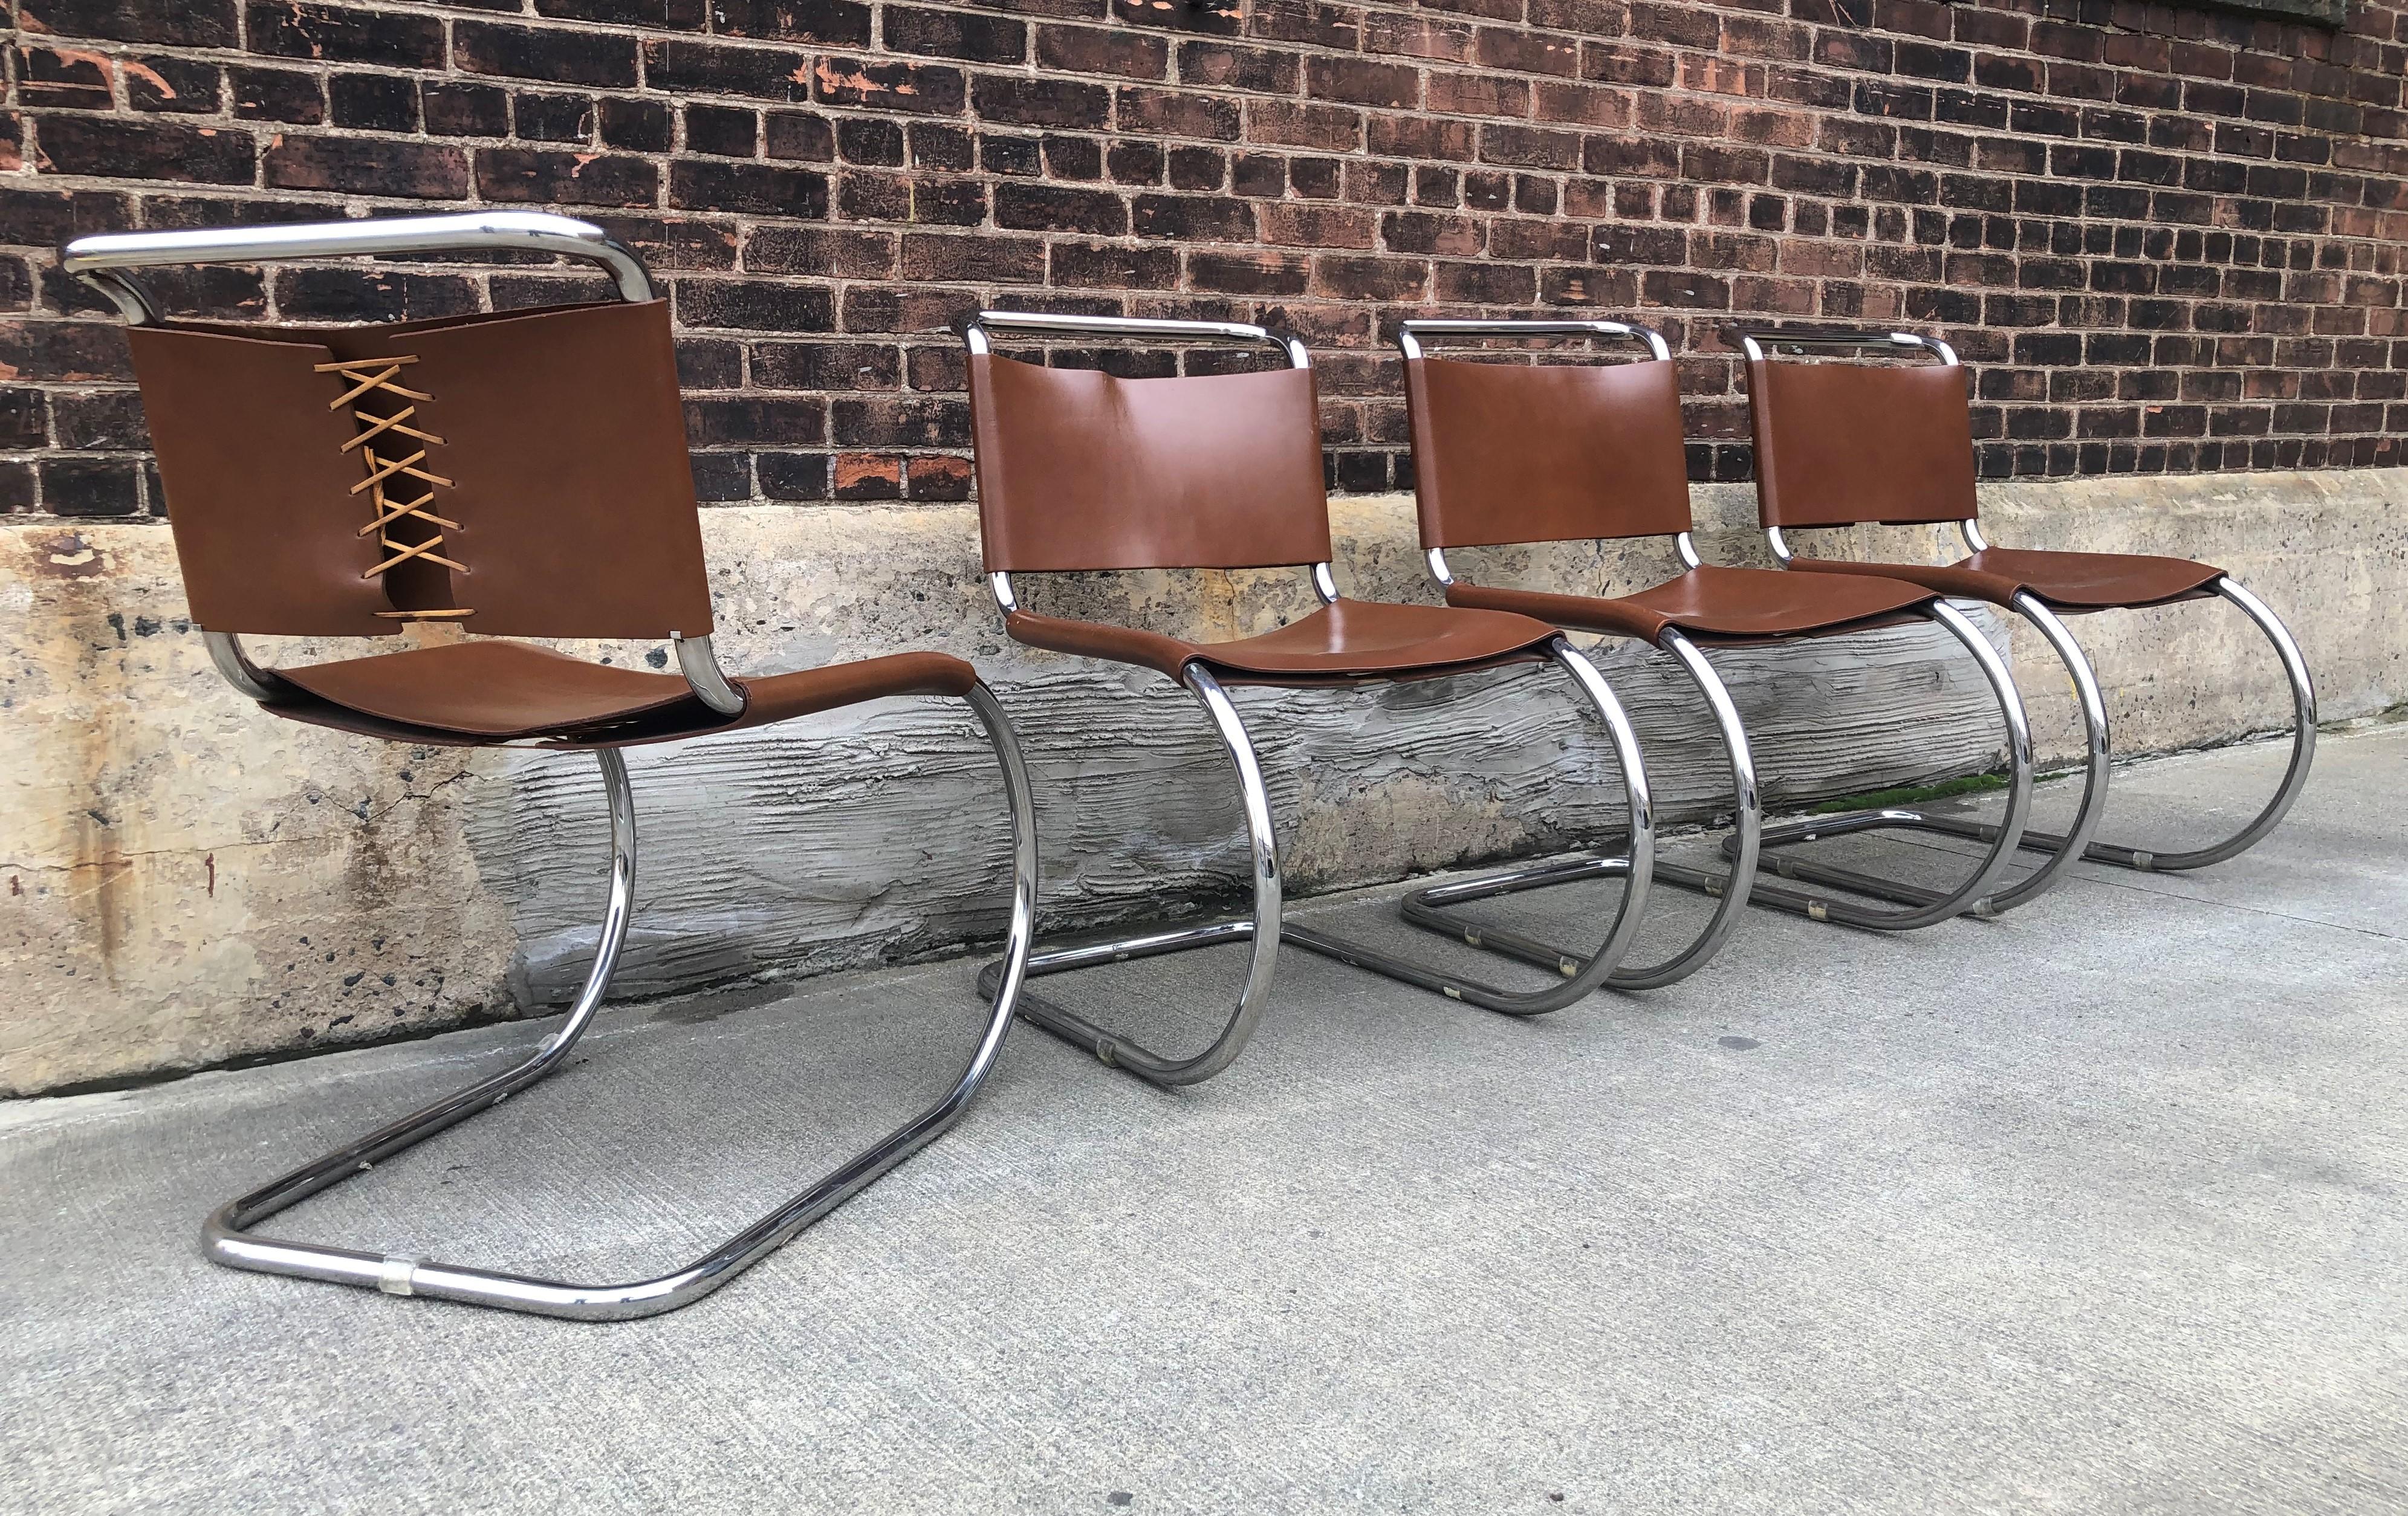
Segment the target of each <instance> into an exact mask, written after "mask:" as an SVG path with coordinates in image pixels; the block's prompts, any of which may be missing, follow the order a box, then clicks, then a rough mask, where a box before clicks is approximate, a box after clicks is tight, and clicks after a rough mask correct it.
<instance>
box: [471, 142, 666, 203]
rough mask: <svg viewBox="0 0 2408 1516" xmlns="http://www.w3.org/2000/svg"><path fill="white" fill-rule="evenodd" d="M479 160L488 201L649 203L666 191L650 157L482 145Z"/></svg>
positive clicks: (479, 175)
mask: <svg viewBox="0 0 2408 1516" xmlns="http://www.w3.org/2000/svg"><path fill="white" fill-rule="evenodd" d="M476 160H477V161H476V172H477V193H479V194H480V195H483V196H484V197H485V198H486V199H488V200H516V201H535V202H538V203H540V202H544V201H559V202H561V203H563V204H567V205H579V206H649V205H652V204H654V203H656V201H657V200H658V198H659V195H660V171H659V170H658V169H657V168H655V167H654V166H653V164H652V161H651V160H650V159H645V158H629V157H617V156H612V155H609V154H600V155H596V154H592V153H577V152H542V151H538V150H534V149H530V148H480V149H479V150H477V155H476Z"/></svg>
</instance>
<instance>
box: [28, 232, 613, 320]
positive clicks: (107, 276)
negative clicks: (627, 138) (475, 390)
mask: <svg viewBox="0 0 2408 1516" xmlns="http://www.w3.org/2000/svg"><path fill="white" fill-rule="evenodd" d="M430 252H543V253H553V254H556V255H558V256H561V257H565V258H580V259H583V260H585V261H586V262H588V263H595V264H600V265H602V266H603V267H605V268H607V269H608V270H609V272H610V277H611V278H612V279H614V280H616V281H617V283H618V286H619V297H620V298H621V299H623V300H631V301H644V300H650V299H652V279H650V278H649V277H648V276H647V275H646V274H645V272H644V265H643V264H642V262H641V261H639V260H638V258H637V257H636V255H635V254H634V253H632V252H630V251H628V250H626V249H625V248H624V247H622V246H621V245H620V244H618V243H617V242H615V241H612V240H611V238H610V236H609V234H608V233H606V232H604V231H603V230H602V228H600V227H598V226H596V225H595V224H594V223H593V222H581V221H578V220H575V219H574V218H572V217H568V216H555V215H552V214H551V213H550V212H548V211H539V210H478V211H470V212H467V213H466V214H464V215H455V216H394V217H388V218H383V219H379V220H370V221H351V222H307V223H303V224H299V225H294V226H236V227H225V228H221V229H216V230H204V231H193V232H117V233H110V234H108V235H107V236H79V237H77V238H76V239H75V240H74V241H72V242H70V243H68V244H67V245H66V247H65V249H64V250H61V252H60V254H59V266H60V267H61V268H62V269H64V270H65V271H66V272H67V273H69V274H71V275H73V276H75V278H77V279H80V280H82V281H83V282H84V283H85V284H87V285H89V286H90V287H91V288H93V289H94V290H96V291H98V292H99V293H102V294H104V295H107V296H108V299H109V301H110V303H112V304H113V305H115V306H116V307H117V308H118V309H119V310H120V311H121V312H122V313H123V315H124V317H125V320H126V321H127V322H128V323H130V324H132V325H135V326H156V325H158V324H159V322H160V319H161V318H160V315H159V307H156V306H154V305H152V304H151V303H150V295H149V294H148V293H145V292H144V290H143V288H142V286H141V285H140V284H139V283H137V282H136V281H135V279H134V278H133V276H132V274H131V273H130V272H129V270H132V269H136V268H158V267H163V266H167V265H184V264H273V263H283V262H286V261H288V260H291V259H294V258H371V257H389V256H394V255H402V254H409V253H430Z"/></svg>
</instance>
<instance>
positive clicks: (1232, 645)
mask: <svg viewBox="0 0 2408 1516" xmlns="http://www.w3.org/2000/svg"><path fill="white" fill-rule="evenodd" d="M970 409H971V413H972V415H973V417H974V419H975V423H976V430H977V436H978V481H979V529H980V532H981V535H982V537H983V539H984V541H985V545H986V565H987V567H988V569H989V570H991V571H994V570H1003V571H1011V570H1019V569H1027V570H1048V569H1097V568H1256V567H1275V566H1283V565H1301V564H1316V563H1324V562H1326V561H1327V560H1328V558H1329V555H1330V546H1329V502H1328V498H1327V496H1326V494H1325V493H1323V489H1322V474H1321V419H1320V415H1319V411H1318V408H1317V404H1316V401H1315V399H1314V393H1313V387H1312V373H1311V371H1310V370H1307V369H1300V368H1287V369H1281V370H1277V371H1275V372H1263V373H1251V374H1219V375H1197V376H1191V377H1187V378H1182V379H1115V378H1113V377H1112V376H1111V375H1110V374H1104V373H1098V372H1097V371H1095V370H1093V369H1076V368H1045V367H1040V366H1039V365H1035V364H1025V363H1020V362H1018V361H1016V360H1014V359H1011V358H1003V357H997V356H996V355H993V354H989V353H979V354H974V355H973V356H972V357H971V359H970ZM1004 628H1005V630H1007V631H1009V632H1010V633H1011V636H1012V637H1013V638H1014V640H1016V641H1020V642H1025V643H1026V644H1028V645H1029V646H1031V647H1036V648H1044V649H1047V650H1049V651H1054V652H1068V653H1077V654H1079V655H1081V656H1083V657H1088V658H1101V659H1106V660H1108V661H1110V662H1112V663H1121V664H1132V665H1136V666H1138V667H1140V668H1151V669H1154V670H1155V671H1157V672H1159V673H1162V674H1165V675H1167V676H1168V677H1169V678H1171V679H1178V678H1179V677H1180V675H1181V672H1182V671H1183V670H1184V669H1185V668H1186V667H1187V665H1190V664H1201V665H1204V666H1205V667H1207V668H1209V669H1211V671H1212V672H1213V674H1214V676H1215V677H1216V678H1219V679H1223V680H1224V681H1225V682H1228V683H1233V684H1270V685H1280V686H1283V687H1293V686H1300V685H1317V684H1353V683H1360V682H1363V681H1366V680H1371V679H1418V678H1432V677H1437V676H1440V675H1444V674H1456V673H1464V672H1468V671H1469V670H1472V669H1478V668H1487V667H1493V666H1496V665H1500V664H1507V663H1517V662H1524V661H1527V660H1530V659H1533V658H1539V657H1542V656H1544V654H1543V652H1542V651H1541V650H1542V649H1543V648H1544V647H1545V646H1546V644H1547V643H1548V642H1549V641H1551V640H1553V639H1554V638H1555V636H1556V633H1555V628H1554V627H1552V626H1548V625H1546V624H1544V623H1543V622H1534V621H1529V620H1527V619H1525V618H1523V617H1520V616H1507V615H1498V614H1495V613H1492V612H1484V611H1471V610H1455V609H1449V608H1441V607H1438V606H1405V605H1389V604H1384V603H1382V602H1379V601H1371V600H1340V601H1339V602H1338V603H1337V604H1336V605H1333V606H1326V607H1324V608H1321V609H1319V610H1316V611H1314V612H1313V613H1312V614H1311V615H1309V616H1306V617H1303V618H1301V619H1299V620H1297V621H1296V622H1291V623H1290V624H1288V625H1286V626H1283V627H1280V628H1279V629H1278V630H1276V631H1272V632H1266V633H1264V634H1263V635H1262V636H1251V637H1243V638H1240V639H1239V640H1237V641H1234V642H1189V641H1186V640H1184V639H1183V638H1180V637H1175V636H1167V635H1165V634H1163V633H1160V632H1148V631H1141V630H1140V629H1138V628H1136V627H1131V626H1113V625H1111V624H1108V623H1105V622H1085V621H1071V620H1066V619H1064V618H1062V617H1058V616H1040V615H1037V614H1034V613H1032V612H1029V611H1025V610H1014V611H1011V612H1008V613H1007V614H1006V615H1005V617H1004Z"/></svg>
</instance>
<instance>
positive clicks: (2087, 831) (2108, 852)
mask: <svg viewBox="0 0 2408 1516" xmlns="http://www.w3.org/2000/svg"><path fill="white" fill-rule="evenodd" d="M2214 588H2215V593H2216V594H2219V595H2221V596H2222V597H2223V598H2225V599H2226V600H2228V601H2230V602H2231V603H2232V604H2233V605H2234V606H2237V607H2239V608H2240V609H2241V613H2242V614H2243V615H2244V616H2246V617H2248V618H2249V620H2250V621H2251V622H2253V623H2255V624H2256V626H2257V629H2258V630H2259V631H2260V632H2263V633H2264V634H2265V635H2266V640H2267V641H2269V642H2271V643H2272V644H2273V645H2274V653H2275V656H2276V657H2278V658H2279V659H2281V660H2282V664H2283V677H2284V679H2285V680H2286V682H2288V684H2289V685H2290V689H2291V722H2292V726H2291V762H2290V765H2289V766H2288V767H2287V768H2286V769H2285V770H2284V772H2283V782H2282V784H2281V785H2280V786H2279V787H2277V788H2276V790H2275V791H2274V795H2273V798H2272V799H2271V800H2269V801H2267V802H2266V807H2265V808H2264V809H2263V810H2260V811H2259V812H2258V813H2257V816H2256V817H2255V818H2254V819H2252V820H2251V821H2250V822H2249V824H2248V825H2246V826H2244V827H2243V828H2242V829H2241V830H2240V831H2238V832H2235V833H2234V834H2233V835H2232V836H2230V837H2227V838H2225V839H2224V840H2223V841H2221V842H2217V843H2214V844H2211V845H2210V846H2208V847H2204V848H2196V849H2193V850H2191V851H2187V852H2153V851H2149V850H2148V849H2145V848H2132V847H2126V846H2123V845H2121V844H2119V843H2114V842H2094V841H2092V840H2091V837H2092V834H2093V833H2094V832H2096V831H2097V829H2098V825H2099V813H2100V811H2101V810H2103V809H2104V808H2105V800H2106V794H2107V778H2106V768H2107V762H2108V753H2107V730H2106V725H2107V717H2106V711H2105V708H2104V707H2103V705H2102V706H2101V708H2100V713H2099V716H2098V720H2097V724H2096V725H2095V726H2094V727H2093V728H2092V729H2091V734H2090V736H2091V753H2090V775H2091V777H2090V779H2089V780H2088V788H2087V790H2086V791H2085V794H2084V795H2083V803H2082V808H2081V809H2079V810H2077V811H2076V812H2075V814H2074V823H2073V827H2072V830H2071V831H2070V832H2067V833H2064V834H2062V835H2060V834H2058V833H2054V832H2027V833H2025V834H2024V839H2023V846H2024V847H2025V848H2027V849H2028V850H2030V851H2034V852H2046V853H2051V854H2054V855H2055V856H2053V857H2052V858H2051V859H2050V860H2049V862H2048V863H2047V865H2044V866H2043V867H2042V869H2041V870H2040V871H2039V872H2038V873H2036V874H2034V875H2033V876H2032V877H2031V878H2030V879H2028V880H2024V881H2023V882H2022V883H2021V884H2019V885H2017V886H2015V888H2014V889H2012V890H2008V891H2004V892H2001V893H2000V895H1999V897H1998V900H1999V904H2000V905H2001V906H2007V905H2014V904H2017V903H2020V901H2021V900H2023V899H2028V898H2029V896H2030V895H2031V894H2038V893H2039V891H2040V889H2041V888H2044V887H2045V886H2044V885H2042V883H2040V881H2042V880H2044V879H2050V878H2054V876H2055V874H2056V873H2057V872H2061V871H2063V870H2064V869H2065V868H2066V867H2067V866H2068V865H2070V864H2071V860H2073V859H2075V858H2077V857H2078V858H2082V859H2084V860H2085V861H2087V862H2090V863H2094V864H2113V865H2116V866H2118V867H2121V868H2135V869H2143V870H2150V871H2155V872H2171V871H2173V870H2177V869H2186V868H2205V867H2207V866H2208V865H2210V864H2220V863H2222V862H2224V861H2225V860H2226V859H2228V858H2234V857H2238V856H2239V855H2240V854H2242V853H2243V852H2246V851H2249V850H2250V849H2251V848H2253V847H2256V846H2257V843H2258V842H2259V841H2260V840H2261V839H2263V838H2264V837H2265V836H2266V834H2267V833H2269V832H2271V831H2272V830H2273V829H2274V828H2275V827H2276V826H2277V825H2279V824H2280V823H2281V822H2282V820H2283V816H2284V814H2285V813H2286V811H2288V810H2289V809H2290V808H2291V802H2292V801H2294V800H2297V799H2298V798H2299V797H2300V790H2301V789H2303V788H2305V787H2306V785H2307V782H2308V770H2309V768H2310V767H2311V766H2312V765H2314V764H2315V756H2316V690H2315V681H2314V680H2313V679H2310V678H2309V676H2308V665H2307V660H2306V659H2304V658H2302V657H2301V656H2300V645H2299V644H2298V643H2297V642H2295V641H2293V640H2292V638H2291V633H2290V629H2289V628H2288V627H2286V626H2285V625H2284V624H2283V623H2282V622H2281V621H2280V620H2279V619H2277V618H2276V617H2275V615H2274V613H2273V612H2272V610H2270V609H2268V608H2266V603H2265V602H2264V601H2262V600H2260V599H2258V598H2257V596H2256V595H2254V594H2250V593H2249V592H2248V591H2247V590H2245V589H2243V588H2242V586H2240V585H2239V584H2237V583H2235V582H2233V580H2232V579H2230V578H2229V577H2227V578H2224V579H2217V580H2216V581H2215V585H2214ZM2018 608H2020V607H2018ZM2026 614H2027V615H2028V614H2030V612H2029V611H2028V610H2027V611H2026ZM2050 620H2052V621H2053V620H2055V618H2053V617H2052V618H2050ZM2035 624H2038V625H2040V626H2041V629H2042V632H2046V631H2047V630H2048V626H2047V624H2046V623H2045V622H2040V621H2039V620H2038V619H2037V618H2035ZM2060 629H2061V628H2060ZM2050 642H2051V645H2052V646H2055V647H2057V656H2059V657H2060V658H2065V660H2066V667H2067V668H2068V669H2069V670H2071V671H2073V674H2074V684H2075V687H2076V689H2077V690H2079V691H2081V692H2082V694H2083V700H2084V715H2085V721H2087V720H2088V719H2089V714H2088V713H2089V707H2090V703H2091V702H2092V701H2094V700H2096V699H2097V698H2098V683H2097V681H2096V680H2095V679H2086V678H2085V676H2086V675H2087V674H2088V672H2089V665H2088V663H2087V662H2086V661H2083V662H2078V663H2077V662H2076V658H2075V657H2069V656H2067V651H2068V647H2069V646H2070V645H2071V637H2070V636H2069V637H2067V638H2066V641H2065V644H2064V645H2059V644H2058V643H2057V639H2056V638H2055V637H2051V639H2050ZM2077 656H2078V654H2077ZM1929 824H1930V825H1932V826H1933V827H1934V828H1936V829H1938V830H1941V831H1945V832H1950V833H1954V834H1955V835H1957V836H1958V837H1980V838H1982V839H1984V840H1985V841H1986V840H1988V838H1989V836H1990V831H1991V829H1990V828H1989V827H1988V826H1987V825H1985V823H1983V822H1970V821H1966V820H1963V819H1961V818H1958V817H1934V818H1931V820H1930V822H1929Z"/></svg>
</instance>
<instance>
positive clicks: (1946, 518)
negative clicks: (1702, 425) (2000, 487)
mask: <svg viewBox="0 0 2408 1516" xmlns="http://www.w3.org/2000/svg"><path fill="white" fill-rule="evenodd" d="M1966 405H1967V400H1966V385H1965V368H1964V365H1961V364H1926V365H1919V366H1915V367H1903V366H1891V365H1877V364H1852V363H1822V364H1815V363H1799V364H1791V363H1772V362H1769V361H1765V360H1758V361H1756V362H1754V363H1751V364H1749V365H1747V409H1748V422H1749V424H1750V425H1751V426H1752V427H1753V428H1754V429H1755V433H1756V517H1757V519H1758V520H1759V521H1760V522H1762V523H1763V524H1765V525H1767V526H1845V525H1849V524H1851V523H1853V522H1881V523H1884V524H1885V525H1901V526H1903V525H1915V524H1920V523H1923V522H1959V521H1969V520H1971V518H1972V516H1973V513H1974V510H1973V433H1972V423H1971V420H1970V419H1969V418H1968V416H1967V414H1966Z"/></svg>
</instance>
